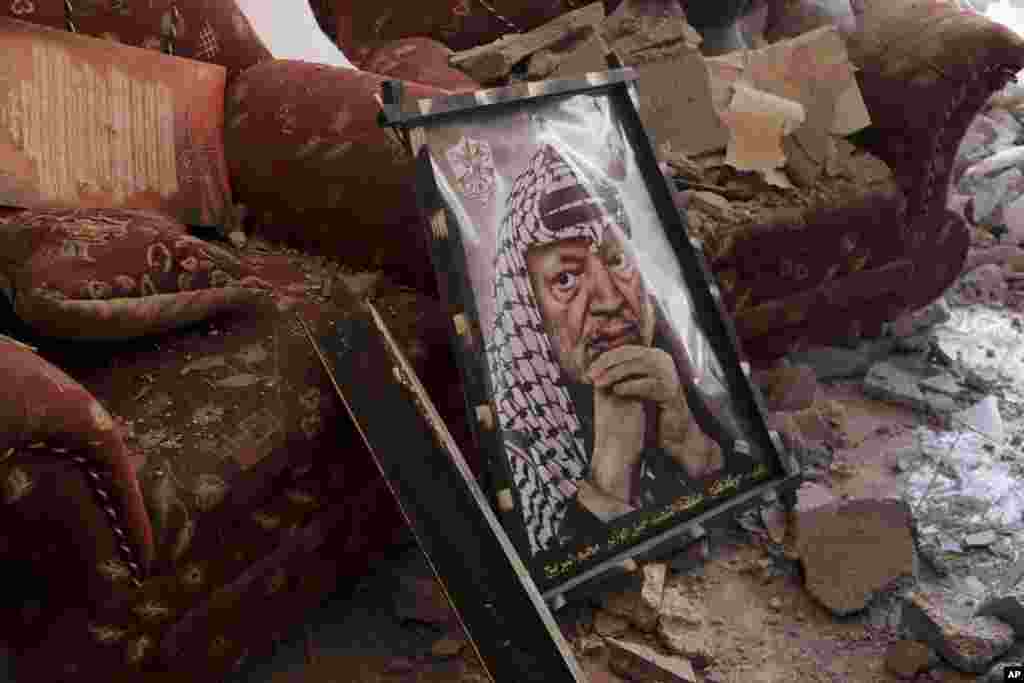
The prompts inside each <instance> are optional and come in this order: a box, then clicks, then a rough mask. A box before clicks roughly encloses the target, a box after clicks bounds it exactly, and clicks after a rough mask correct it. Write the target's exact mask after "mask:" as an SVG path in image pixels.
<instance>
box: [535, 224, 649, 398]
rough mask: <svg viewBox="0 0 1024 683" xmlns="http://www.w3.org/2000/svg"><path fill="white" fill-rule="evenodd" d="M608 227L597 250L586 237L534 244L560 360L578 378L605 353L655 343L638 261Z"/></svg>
mask: <svg viewBox="0 0 1024 683" xmlns="http://www.w3.org/2000/svg"><path fill="white" fill-rule="evenodd" d="M615 232H617V231H612V230H609V231H608V232H607V233H606V234H605V238H604V240H603V241H602V243H601V246H600V247H599V248H598V249H597V250H596V251H595V250H593V249H592V248H591V245H592V242H591V241H590V240H589V239H586V238H574V239H566V240H560V241H558V242H552V243H550V244H545V245H543V246H539V247H532V248H531V249H529V250H528V251H527V252H526V267H527V271H528V272H529V274H530V284H531V285H532V286H533V293H534V296H535V298H536V299H537V305H538V306H539V307H540V313H541V316H542V317H543V319H544V326H545V328H546V329H547V333H548V337H549V338H550V339H551V344H552V347H553V349H554V352H555V355H556V357H557V358H558V362H559V364H560V365H561V366H562V369H563V370H564V371H565V373H566V374H567V375H568V377H569V378H570V379H571V380H572V381H574V382H585V381H586V379H585V377H586V373H587V370H588V369H589V368H590V365H591V364H592V363H593V362H594V360H595V359H596V358H597V357H598V356H600V355H601V354H602V353H604V352H605V351H608V350H609V349H613V348H617V347H619V346H626V345H638V344H643V345H650V343H651V340H652V337H653V324H652V323H653V320H652V319H651V318H652V316H651V315H650V313H649V309H648V306H647V301H646V299H647V295H646V293H645V291H644V287H643V280H642V279H641V277H640V271H639V270H638V269H637V267H636V264H635V263H633V260H632V259H631V258H630V256H629V255H628V254H627V253H626V251H625V250H624V249H623V245H622V242H621V241H620V239H619V238H618V236H617V235H615V234H614V233H615Z"/></svg>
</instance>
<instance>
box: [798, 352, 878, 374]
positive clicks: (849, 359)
mask: <svg viewBox="0 0 1024 683" xmlns="http://www.w3.org/2000/svg"><path fill="white" fill-rule="evenodd" d="M787 358H788V359H789V362H790V363H792V364H794V365H797V364H804V365H808V366H810V367H811V368H812V369H813V370H814V374H815V375H817V377H818V379H819V380H820V381H827V380H832V379H845V378H848V377H860V376H862V375H864V374H866V373H867V371H868V370H869V369H870V368H871V363H872V359H871V355H870V354H868V353H866V352H864V351H857V350H853V349H844V348H841V347H838V346H815V347H811V348H809V349H807V350H805V351H798V352H795V353H791V354H790V355H789V356H788V357H787Z"/></svg>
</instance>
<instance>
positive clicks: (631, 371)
mask: <svg viewBox="0 0 1024 683" xmlns="http://www.w3.org/2000/svg"><path fill="white" fill-rule="evenodd" d="M655 371H656V368H654V367H652V364H651V363H650V362H649V361H645V359H644V358H643V357H640V358H631V359H629V360H626V361H623V362H621V363H618V364H616V365H613V366H611V367H610V368H608V369H607V370H605V371H604V372H602V373H600V374H597V375H595V376H594V386H595V387H602V388H603V387H607V386H610V385H612V384H615V383H616V382H621V381H622V380H624V379H628V378H630V377H651V376H652V375H654V372H655Z"/></svg>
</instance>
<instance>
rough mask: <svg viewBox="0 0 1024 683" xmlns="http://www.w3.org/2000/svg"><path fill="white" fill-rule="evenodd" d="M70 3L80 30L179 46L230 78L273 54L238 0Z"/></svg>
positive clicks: (176, 49)
mask: <svg viewBox="0 0 1024 683" xmlns="http://www.w3.org/2000/svg"><path fill="white" fill-rule="evenodd" d="M33 1H34V2H38V1H39V0H33ZM61 4H62V5H63V3H61ZM70 5H71V10H72V11H71V13H70V17H71V20H72V21H73V22H74V24H75V28H76V29H77V30H78V31H79V32H80V33H85V34H87V35H91V36H95V37H97V38H108V39H111V40H115V41H118V42H120V43H124V44H126V45H133V46H135V47H145V48H151V49H154V50H163V51H169V48H173V51H172V53H173V54H174V55H177V56H178V57H186V58H188V59H197V60H199V61H201V62H210V63H212V64H220V65H221V66H224V67H226V68H227V70H228V78H231V77H232V76H234V75H236V74H238V73H239V72H241V71H243V70H245V69H246V68H248V67H250V66H252V65H253V64H256V63H257V62H259V61H261V60H264V59H270V57H271V54H270V51H269V50H268V49H267V47H266V46H265V45H264V44H263V42H262V41H261V40H260V39H259V37H258V36H257V35H256V33H255V31H253V28H252V25H251V24H250V23H249V20H248V19H247V18H246V17H245V14H244V13H243V12H242V11H241V10H240V9H239V8H238V6H237V5H236V4H235V1H234V0H176V1H175V2H167V1H161V2H146V3H143V2H98V1H97V0H70ZM30 21H31V20H30ZM60 28H64V27H63V26H61V27H60Z"/></svg>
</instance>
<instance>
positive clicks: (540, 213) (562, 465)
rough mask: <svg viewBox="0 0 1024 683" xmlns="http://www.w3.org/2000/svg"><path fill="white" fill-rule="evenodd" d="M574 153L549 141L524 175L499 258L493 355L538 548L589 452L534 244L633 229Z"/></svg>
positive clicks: (550, 535)
mask: <svg viewBox="0 0 1024 683" xmlns="http://www.w3.org/2000/svg"><path fill="white" fill-rule="evenodd" d="M569 160H571V156H568V155H567V156H563V155H562V154H561V153H560V152H559V151H558V150H556V149H555V148H554V147H553V146H551V145H545V146H544V147H542V148H541V149H540V150H539V151H538V152H537V153H536V154H535V155H534V156H533V158H532V159H531V160H530V163H529V166H528V167H527V169H526V170H525V171H524V172H523V173H522V174H521V175H520V176H519V177H518V178H516V180H515V183H514V184H513V186H512V191H511V193H510V194H509V197H508V199H507V200H506V214H505V217H504V218H503V220H502V222H501V226H500V228H499V230H498V250H497V255H496V257H495V283H494V300H495V311H496V316H495V322H494V332H493V336H492V339H491V342H490V344H489V345H488V347H487V360H488V364H489V366H490V373H491V377H492V381H493V384H494V399H495V402H496V405H497V413H498V420H499V423H500V426H501V429H502V432H503V435H504V437H505V439H504V442H505V449H506V455H507V456H508V458H509V463H510V465H511V469H512V477H513V483H514V485H515V487H516V490H517V491H518V492H519V496H520V502H521V507H522V512H523V517H524V521H525V524H526V530H527V537H528V538H529V541H530V546H531V550H532V552H533V553H537V552H538V551H541V550H547V549H549V548H551V547H553V546H554V545H557V544H558V540H557V536H558V529H559V527H560V525H561V522H562V520H563V519H564V518H565V514H566V511H567V506H568V502H569V501H570V500H571V499H572V497H573V496H574V495H575V494H576V486H575V484H574V483H573V482H574V481H576V480H579V479H581V478H583V477H584V476H585V475H586V473H587V469H588V463H589V456H588V455H587V453H586V449H585V447H584V440H583V438H584V437H583V433H582V430H581V426H580V421H579V418H578V417H577V415H576V412H575V409H574V406H573V404H572V400H571V398H570V396H569V391H568V389H567V388H566V387H565V385H564V384H563V381H562V379H561V370H560V367H559V364H558V361H557V359H556V357H555V354H554V352H553V350H552V348H551V343H550V341H549V340H548V336H547V333H546V331H545V328H544V323H543V321H542V319H541V314H540V311H539V309H538V307H537V304H536V301H535V299H534V296H533V290H532V287H531V285H530V279H529V275H528V274H527V270H526V251H527V249H528V248H530V247H532V246H537V245H543V244H547V243H550V242H555V241H560V240H564V239H571V238H580V237H585V238H589V239H590V240H592V242H593V244H594V245H599V244H600V243H601V240H602V238H603V236H604V234H605V230H606V229H607V228H609V227H611V226H613V225H617V226H618V227H619V228H620V229H622V230H623V231H628V226H627V225H626V221H625V219H624V214H623V210H622V206H621V203H620V201H619V199H618V194H617V191H616V190H615V188H614V187H612V186H611V185H610V184H608V183H607V182H602V181H594V180H591V179H590V178H588V177H587V176H586V175H585V174H584V172H583V171H582V170H581V169H580V168H579V166H573V165H572V164H571V163H569ZM627 234H628V232H627Z"/></svg>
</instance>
